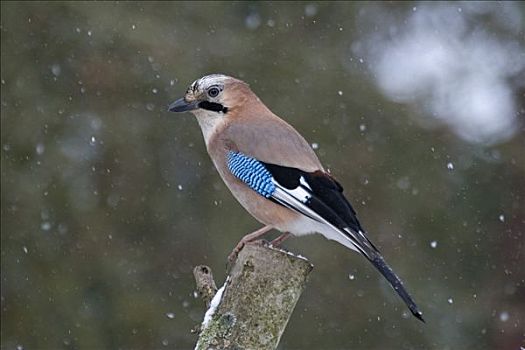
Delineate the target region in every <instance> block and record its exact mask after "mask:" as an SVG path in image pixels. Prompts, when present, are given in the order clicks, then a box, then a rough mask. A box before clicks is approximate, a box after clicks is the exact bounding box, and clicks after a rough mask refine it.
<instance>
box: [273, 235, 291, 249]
mask: <svg viewBox="0 0 525 350" xmlns="http://www.w3.org/2000/svg"><path fill="white" fill-rule="evenodd" d="M288 237H290V232H285V233H283V234H281V235H280V236H279V237H277V238H275V239H274V240H273V241H271V242H270V245H271V246H274V247H278V246H280V245H281V243H283V242H284V241H285V240H286V239H287V238H288Z"/></svg>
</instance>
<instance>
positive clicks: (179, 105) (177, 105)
mask: <svg viewBox="0 0 525 350" xmlns="http://www.w3.org/2000/svg"><path fill="white" fill-rule="evenodd" d="M197 108H199V106H198V102H197V101H193V102H186V100H184V98H179V99H178V100H177V101H175V102H173V103H172V104H170V105H169V107H168V111H170V112H186V111H192V110H194V109H197Z"/></svg>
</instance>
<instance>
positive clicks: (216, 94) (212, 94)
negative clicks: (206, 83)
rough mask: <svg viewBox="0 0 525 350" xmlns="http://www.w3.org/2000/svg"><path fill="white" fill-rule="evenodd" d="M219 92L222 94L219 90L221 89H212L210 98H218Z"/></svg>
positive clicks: (209, 91)
mask: <svg viewBox="0 0 525 350" xmlns="http://www.w3.org/2000/svg"><path fill="white" fill-rule="evenodd" d="M219 92H221V91H220V90H219V88H217V87H211V88H209V89H208V96H210V97H217V96H218V95H219Z"/></svg>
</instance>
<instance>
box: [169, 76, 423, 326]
mask: <svg viewBox="0 0 525 350" xmlns="http://www.w3.org/2000/svg"><path fill="white" fill-rule="evenodd" d="M168 111H170V112H177V113H180V112H190V113H192V114H193V115H194V116H195V117H196V119H197V121H198V123H199V125H200V128H201V131H202V134H203V137H204V141H205V144H206V149H207V151H208V154H209V156H210V158H211V160H212V162H213V163H214V165H215V168H216V169H217V171H218V173H219V175H220V176H221V178H222V179H223V181H224V183H225V184H226V186H227V187H228V188H229V190H230V191H231V193H232V194H233V196H234V197H235V198H236V199H237V201H238V202H239V203H240V204H241V205H242V206H243V207H244V208H245V209H246V210H247V211H248V213H250V214H251V215H252V216H253V217H254V218H255V219H256V220H258V221H259V222H260V223H262V224H263V225H264V226H263V227H262V228H260V229H258V230H257V231H255V232H252V233H250V234H247V235H245V236H244V237H243V238H242V239H241V241H240V242H239V244H238V245H237V247H236V250H234V252H235V251H237V252H238V251H239V250H240V249H241V248H242V246H243V245H244V244H246V243H247V242H251V241H254V240H256V239H258V238H259V237H261V236H262V235H264V234H266V233H267V232H268V231H270V230H271V229H276V230H277V231H280V232H281V233H282V234H281V235H280V236H279V237H278V238H276V239H275V240H274V241H272V244H274V245H278V244H280V243H281V242H282V241H284V240H285V239H286V238H288V236H289V235H290V234H291V235H293V236H302V235H306V234H312V233H318V234H321V235H323V236H324V237H326V238H327V239H329V240H334V241H336V242H338V243H340V244H342V245H343V246H345V247H347V248H349V249H351V250H354V251H356V252H357V253H359V254H361V255H362V256H363V257H365V258H366V259H367V260H368V261H369V262H371V263H372V265H373V266H374V267H375V268H376V269H377V270H378V271H379V272H380V273H381V274H382V275H383V276H384V277H385V278H386V280H387V281H388V282H389V283H390V285H391V286H392V288H393V289H394V290H395V291H396V292H397V294H398V295H399V296H400V297H401V299H402V300H403V301H404V303H405V304H406V306H407V307H408V309H409V310H410V312H411V313H412V314H413V315H414V316H415V317H416V318H417V319H419V320H420V321H422V322H425V321H424V319H423V314H422V312H421V311H420V309H419V308H418V306H417V305H416V303H415V302H414V300H413V299H412V297H411V296H410V294H409V293H408V292H407V291H406V289H405V287H404V285H403V283H402V282H401V280H400V279H399V277H398V276H397V275H396V274H395V273H394V272H393V270H392V269H391V268H390V266H389V265H388V264H387V263H386V262H385V260H384V258H383V256H382V255H381V253H380V252H379V250H378V249H377V248H376V246H375V245H374V244H373V243H372V242H371V241H370V239H368V237H367V233H366V231H365V229H363V227H362V226H361V223H360V222H359V220H358V218H357V213H356V211H355V210H354V208H353V207H352V205H351V204H350V202H349V201H348V200H347V199H346V197H345V195H344V194H343V187H342V186H341V185H340V183H339V182H338V181H337V180H336V179H335V178H334V177H333V176H332V175H331V174H330V173H328V172H327V171H326V170H325V169H324V168H323V166H322V164H321V162H320V160H319V158H318V157H317V156H316V154H315V152H314V150H313V149H312V147H311V146H310V144H309V143H308V142H307V141H306V140H305V138H304V137H303V136H302V135H301V134H300V133H299V132H297V131H296V130H295V129H294V128H293V127H292V126H291V125H290V124H288V123H287V122H286V121H284V120H283V119H281V118H279V117H278V116H277V115H275V114H274V113H273V112H272V111H271V110H270V109H269V108H268V107H267V106H266V105H265V104H264V103H263V102H262V101H261V99H259V97H257V95H256V94H255V93H254V92H253V91H252V90H251V88H250V87H249V85H248V84H247V83H245V82H244V81H242V80H239V79H236V78H234V77H231V76H227V75H224V74H210V75H205V76H203V77H202V78H199V79H197V80H195V81H194V82H193V83H192V84H191V85H190V86H189V87H188V89H187V90H186V92H185V94H184V96H183V97H182V98H180V99H178V100H176V101H175V102H173V103H171V104H170V105H169V106H168Z"/></svg>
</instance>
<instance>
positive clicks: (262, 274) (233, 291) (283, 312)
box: [195, 242, 313, 350]
mask: <svg viewBox="0 0 525 350" xmlns="http://www.w3.org/2000/svg"><path fill="white" fill-rule="evenodd" d="M199 268H201V271H202V266H198V267H196V268H195V271H196V272H197V273H196V274H195V277H196V280H197V289H198V290H199V291H200V290H204V291H206V290H208V291H209V290H212V289H213V287H211V288H208V287H206V286H205V287H204V288H203V287H202V282H199V281H202V280H207V279H206V278H204V279H202V278H200V279H199V278H198V276H199V273H198V271H199ZM312 268H313V265H312V264H310V263H309V262H308V260H306V259H305V258H302V257H297V256H295V255H292V254H290V253H287V252H285V251H282V250H280V249H275V248H272V247H268V246H266V245H262V244H260V243H259V242H255V243H250V244H247V245H246V246H245V247H244V248H243V249H242V250H241V251H240V253H239V256H238V258H237V260H236V262H235V263H234V265H233V267H232V269H231V272H230V275H229V276H228V278H227V279H226V282H225V284H224V286H223V287H222V288H220V289H219V290H218V292H217V294H216V295H215V297H214V298H213V300H212V301H211V305H210V309H208V312H207V313H206V316H205V320H204V322H203V325H202V329H201V333H200V336H199V340H198V342H197V346H196V347H195V349H199V350H203V349H236V350H238V349H246V350H248V349H261V350H266V349H268V350H274V349H276V348H277V345H278V344H279V340H280V339H281V335H282V334H283V332H284V329H285V328H286V324H287V323H288V320H289V319H290V316H291V314H292V312H293V309H294V307H295V304H296V303H297V300H299V297H300V295H301V293H302V291H303V289H304V286H305V283H306V278H307V276H308V274H309V273H310V271H312ZM207 270H209V268H207V269H204V271H207ZM210 274H211V271H210ZM212 281H213V279H212ZM206 283H207V282H204V284H206ZM199 284H200V285H199Z"/></svg>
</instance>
